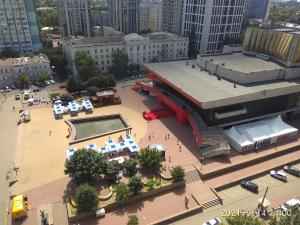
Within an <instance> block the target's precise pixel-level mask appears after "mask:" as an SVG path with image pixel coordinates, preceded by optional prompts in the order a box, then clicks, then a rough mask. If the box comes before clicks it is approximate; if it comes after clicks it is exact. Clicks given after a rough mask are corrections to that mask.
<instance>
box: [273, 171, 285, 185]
mask: <svg viewBox="0 0 300 225" xmlns="http://www.w3.org/2000/svg"><path fill="white" fill-rule="evenodd" d="M270 176H271V177H274V178H276V179H278V180H281V181H285V182H287V177H286V174H285V173H284V172H282V171H276V170H271V172H270Z"/></svg>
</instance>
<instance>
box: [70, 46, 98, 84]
mask: <svg viewBox="0 0 300 225" xmlns="http://www.w3.org/2000/svg"><path fill="white" fill-rule="evenodd" d="M74 61H75V65H76V69H77V71H78V74H79V77H80V79H81V80H83V81H87V80H88V79H89V78H91V77H93V76H95V75H96V66H95V63H94V60H93V59H92V57H91V56H90V55H89V54H88V53H87V52H85V51H77V52H76V53H75V60H74Z"/></svg>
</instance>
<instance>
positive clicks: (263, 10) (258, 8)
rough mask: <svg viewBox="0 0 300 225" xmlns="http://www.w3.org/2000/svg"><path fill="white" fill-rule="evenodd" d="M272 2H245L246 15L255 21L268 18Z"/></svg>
mask: <svg viewBox="0 0 300 225" xmlns="http://www.w3.org/2000/svg"><path fill="white" fill-rule="evenodd" d="M270 6H271V0H245V9H244V15H246V16H249V17H251V18H254V19H262V20H264V19H266V18H268V15H269V11H270Z"/></svg>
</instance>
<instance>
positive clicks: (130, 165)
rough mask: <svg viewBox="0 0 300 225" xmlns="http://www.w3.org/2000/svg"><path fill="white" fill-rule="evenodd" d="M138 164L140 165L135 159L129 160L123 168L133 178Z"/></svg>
mask: <svg viewBox="0 0 300 225" xmlns="http://www.w3.org/2000/svg"><path fill="white" fill-rule="evenodd" d="M137 164H138V162H137V160H135V159H128V160H125V161H124V162H123V167H124V169H125V170H126V172H127V174H128V175H129V176H130V177H132V176H134V175H135V174H136V172H137V167H136V166H137Z"/></svg>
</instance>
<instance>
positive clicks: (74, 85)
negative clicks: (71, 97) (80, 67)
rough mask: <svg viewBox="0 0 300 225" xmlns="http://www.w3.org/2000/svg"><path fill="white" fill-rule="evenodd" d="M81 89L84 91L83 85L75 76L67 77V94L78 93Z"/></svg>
mask: <svg viewBox="0 0 300 225" xmlns="http://www.w3.org/2000/svg"><path fill="white" fill-rule="evenodd" d="M83 89H84V88H83V83H82V81H81V80H80V79H78V78H77V77H75V76H71V77H69V79H68V82H67V91H68V92H70V93H73V92H80V91H82V90H83Z"/></svg>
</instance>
